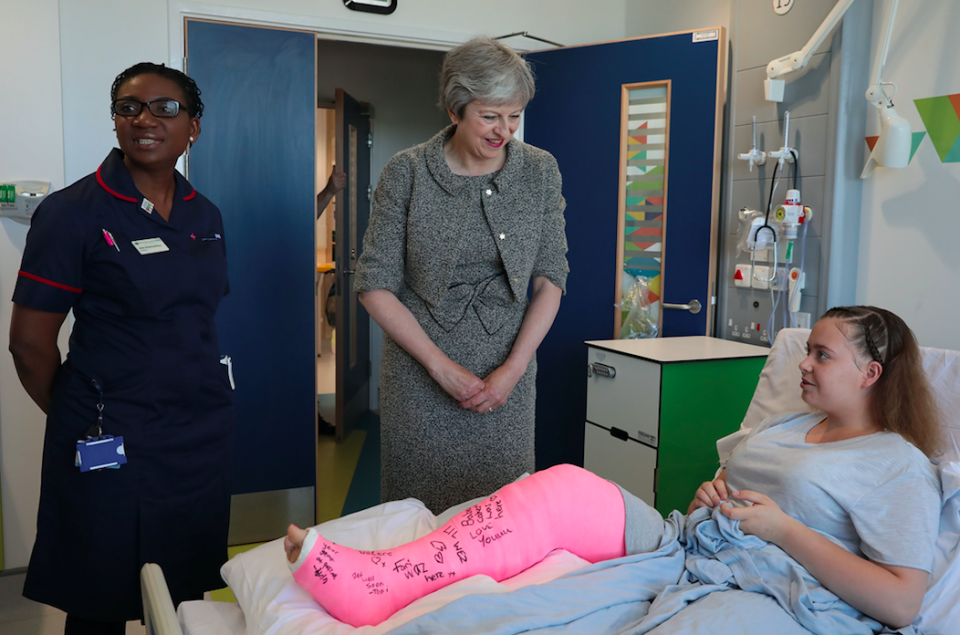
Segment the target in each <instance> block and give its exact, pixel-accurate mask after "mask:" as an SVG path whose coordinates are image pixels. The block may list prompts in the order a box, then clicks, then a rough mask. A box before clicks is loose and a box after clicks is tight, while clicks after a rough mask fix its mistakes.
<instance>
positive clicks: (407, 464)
mask: <svg viewBox="0 0 960 635" xmlns="http://www.w3.org/2000/svg"><path fill="white" fill-rule="evenodd" d="M533 91H534V86H533V76H532V75H531V73H530V69H529V67H528V66H527V63H526V62H525V61H524V60H523V59H522V58H520V57H519V56H518V55H517V54H516V53H515V52H514V51H513V50H511V49H510V48H509V47H507V46H505V45H503V44H501V43H499V42H496V41H493V40H487V39H477V40H471V41H470V42H467V43H466V44H463V45H461V46H459V47H457V48H456V49H453V50H452V51H450V52H449V53H448V54H447V55H446V57H445V58H444V63H443V69H442V71H441V75H440V105H441V106H442V107H443V108H445V109H446V110H447V112H448V113H449V115H450V120H451V121H452V122H453V125H451V126H450V127H448V128H446V129H445V130H443V131H441V132H440V133H439V134H438V135H437V136H435V137H434V138H433V139H431V140H430V141H428V142H426V143H424V144H421V145H418V146H415V147H413V148H410V149H409V150H405V151H403V152H400V153H399V154H397V155H396V156H394V157H393V158H392V159H391V160H390V161H389V162H388V163H387V165H386V167H384V169H383V172H382V173H381V175H380V181H379V184H378V185H377V189H376V192H375V193H374V197H373V212H372V215H371V219H370V226H369V228H368V230H367V233H366V235H365V237H364V243H363V253H362V255H361V257H360V261H359V263H358V265H357V275H356V281H355V288H356V290H357V291H358V292H359V293H360V301H361V302H362V303H363V305H364V306H365V307H366V308H367V310H368V311H369V313H370V315H371V316H372V317H373V319H374V320H376V321H377V323H378V324H379V325H380V326H381V327H382V328H383V330H384V333H385V337H384V343H383V360H382V365H381V369H380V377H381V384H380V385H381V391H380V413H381V414H380V417H381V439H382V441H381V457H382V458H381V460H382V469H381V479H382V488H381V497H382V499H383V500H384V501H389V500H397V499H401V498H406V497H408V496H413V497H415V498H419V499H420V500H422V501H423V502H424V503H425V504H426V506H427V507H428V508H429V509H431V510H432V511H433V512H435V513H439V512H440V511H442V510H443V509H446V508H447V507H449V506H451V505H454V504H456V503H460V502H463V501H465V500H467V499H470V498H474V497H477V496H483V495H486V494H489V493H490V492H492V491H493V490H495V489H497V488H499V487H501V486H502V485H504V484H506V483H508V482H510V481H512V480H514V479H516V478H517V477H518V476H520V475H521V474H522V473H523V472H532V471H533V470H534V415H535V410H534V403H535V398H536V385H535V384H536V369H537V363H536V350H537V347H538V346H539V345H540V342H541V341H542V340H543V338H544V336H545V335H546V333H547V331H548V330H549V329H550V326H551V324H553V320H554V317H555V316H556V313H557V308H558V307H559V306H560V296H561V295H562V293H563V292H564V290H565V285H566V277H567V271H568V268H567V260H566V255H565V254H566V251H567V243H566V237H565V235H564V221H563V210H564V206H565V203H564V200H563V196H562V195H561V193H560V172H559V170H558V169H557V162H556V160H555V159H554V158H553V157H552V156H551V155H550V154H549V153H547V152H544V151H543V150H539V149H537V148H534V147H532V146H528V145H526V144H524V143H522V142H520V141H518V140H516V139H513V134H514V132H516V130H517V126H518V125H519V122H520V113H521V112H522V111H523V108H524V107H525V106H526V104H527V102H528V101H529V100H530V98H531V97H533ZM528 285H529V286H530V299H529V300H528V299H527V292H528V289H527V287H528Z"/></svg>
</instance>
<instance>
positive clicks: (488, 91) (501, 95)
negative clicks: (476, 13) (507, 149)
mask: <svg viewBox="0 0 960 635" xmlns="http://www.w3.org/2000/svg"><path fill="white" fill-rule="evenodd" d="M534 90H535V89H534V82H533V72H532V71H531V69H530V63H529V62H527V61H526V60H525V59H523V58H522V57H520V56H519V55H517V53H516V51H514V50H513V49H512V48H510V47H509V46H507V45H506V44H503V43H501V42H498V41H496V40H491V39H490V38H475V39H473V40H470V41H469V42H466V43H464V44H461V45H460V46H458V47H457V48H455V49H453V50H451V51H450V52H449V53H447V54H446V56H445V57H444V58H443V68H442V69H441V70H440V107H441V108H443V109H444V110H450V111H452V112H453V113H454V114H455V115H456V116H458V117H463V113H464V110H465V109H466V107H467V104H469V103H470V102H471V101H474V100H479V101H482V102H483V103H485V104H489V105H491V106H503V105H507V104H519V105H520V106H521V107H526V105H527V102H529V101H530V100H531V99H533V93H534Z"/></svg>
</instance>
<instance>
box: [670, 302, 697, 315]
mask: <svg viewBox="0 0 960 635" xmlns="http://www.w3.org/2000/svg"><path fill="white" fill-rule="evenodd" d="M661 306H663V308H665V309H682V310H684V311H690V312H691V313H693V314H694V315H696V314H697V313H699V312H700V309H701V308H702V307H701V306H700V301H699V300H690V303H689V304H670V303H669V302H664V303H663V304H662V305H661Z"/></svg>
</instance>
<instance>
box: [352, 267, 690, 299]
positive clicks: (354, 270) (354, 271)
mask: <svg viewBox="0 0 960 635" xmlns="http://www.w3.org/2000/svg"><path fill="white" fill-rule="evenodd" d="M356 272H357V271H356V269H344V270H343V275H345V276H352V275H353V274H355V273H356ZM694 302H696V300H694Z"/></svg>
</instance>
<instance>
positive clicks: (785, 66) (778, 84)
mask: <svg viewBox="0 0 960 635" xmlns="http://www.w3.org/2000/svg"><path fill="white" fill-rule="evenodd" d="M853 2H854V0H840V2H838V3H837V4H836V6H835V7H833V10H831V11H830V13H829V14H828V15H827V17H826V19H825V20H824V21H823V23H822V24H821V25H820V27H819V28H818V29H817V30H816V31H815V32H814V34H813V37H811V38H810V41H809V42H807V43H806V44H805V45H804V47H803V48H802V49H800V50H799V51H796V52H795V53H790V54H789V55H784V56H783V57H780V58H778V59H775V60H773V61H771V62H770V63H769V64H767V79H766V81H764V83H763V86H764V95H765V96H766V99H767V101H783V80H782V79H779V78H780V77H783V76H784V75H787V74H788V73H792V72H794V71H798V70H800V69H802V68H804V67H805V66H806V65H807V63H809V62H810V58H811V57H812V56H813V54H814V52H815V51H816V50H817V49H818V48H820V45H821V44H823V41H824V40H825V39H826V38H827V36H828V35H830V33H831V32H832V31H833V30H834V29H835V28H836V26H837V25H838V24H839V23H840V20H841V18H843V14H844V13H846V12H847V9H849V8H850V5H851V4H853Z"/></svg>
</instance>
